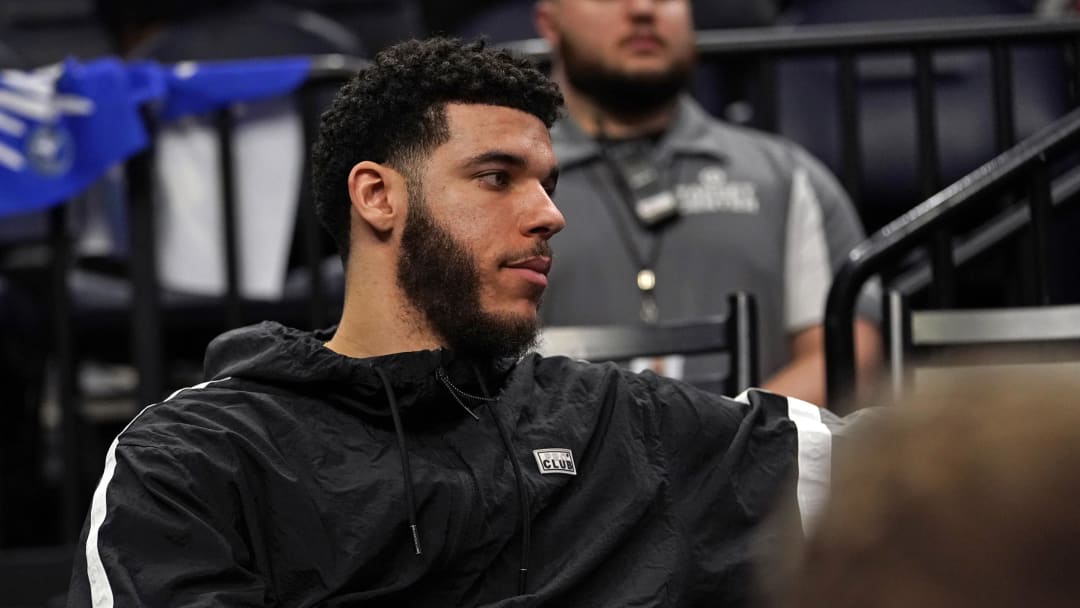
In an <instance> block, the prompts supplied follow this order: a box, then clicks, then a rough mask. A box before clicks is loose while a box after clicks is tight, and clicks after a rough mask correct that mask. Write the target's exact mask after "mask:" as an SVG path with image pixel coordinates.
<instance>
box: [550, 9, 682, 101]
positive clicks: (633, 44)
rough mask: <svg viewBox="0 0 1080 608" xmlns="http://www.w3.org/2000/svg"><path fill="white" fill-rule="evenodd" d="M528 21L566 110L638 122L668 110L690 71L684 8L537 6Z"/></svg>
mask: <svg viewBox="0 0 1080 608" xmlns="http://www.w3.org/2000/svg"><path fill="white" fill-rule="evenodd" d="M535 21H536V28H537V31H538V32H539V33H540V35H541V36H543V37H544V39H546V40H547V42H548V44H549V45H550V46H551V48H552V51H553V53H554V56H553V60H552V69H553V76H554V77H555V78H556V80H558V81H559V83H560V85H561V86H562V87H563V88H564V92H565V93H566V94H567V96H568V102H569V101H570V98H571V97H572V96H574V95H583V96H585V97H587V98H589V99H590V100H591V101H592V102H593V104H595V105H596V106H599V107H600V108H602V109H603V110H604V111H606V112H609V113H612V114H615V115H619V116H625V117H633V116H636V115H644V114H648V113H650V112H653V111H656V110H657V109H660V108H663V107H665V106H668V105H670V104H672V103H673V102H674V100H675V98H676V96H677V95H678V94H679V93H680V92H681V91H682V90H683V89H684V88H685V87H686V86H687V83H688V81H689V79H690V76H691V73H692V71H693V67H694V61H695V46H694V24H693V19H692V16H691V10H690V2H689V0H540V1H539V2H537V4H536V10H535ZM570 109H571V111H573V109H574V108H573V106H572V105H571V107H570Z"/></svg>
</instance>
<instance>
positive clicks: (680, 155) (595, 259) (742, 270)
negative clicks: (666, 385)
mask: <svg viewBox="0 0 1080 608" xmlns="http://www.w3.org/2000/svg"><path fill="white" fill-rule="evenodd" d="M551 136H552V140H553V143H554V147H555V154H556V156H557V158H558V162H559V167H560V177H559V185H558V188H557V191H556V194H555V202H556V204H557V205H558V207H559V209H560V210H561V211H562V213H563V215H564V216H565V217H566V224H567V225H566V229H565V230H564V231H563V232H562V233H560V234H559V235H557V236H556V237H555V238H554V239H553V240H552V245H553V248H554V251H555V264H554V267H553V269H552V272H551V283H550V286H549V288H548V290H547V293H546V295H545V300H544V305H543V308H542V315H543V319H544V323H545V325H549V326H550V325H582V324H590V325H591V324H610V323H637V322H640V318H641V317H640V310H641V291H640V290H639V289H638V287H637V274H638V271H639V270H640V268H639V266H641V263H642V261H643V260H644V261H647V262H648V264H647V265H649V266H650V267H651V268H652V269H653V270H654V271H655V276H656V287H655V291H654V294H655V299H656V305H657V308H658V314H659V319H660V320H661V321H665V320H677V319H686V318H694V317H701V316H705V315H716V314H726V307H727V304H726V299H727V296H728V294H730V293H732V292H733V291H736V290H745V291H748V292H750V293H753V294H754V296H755V298H756V301H757V307H758V318H759V330H758V331H759V350H760V353H761V373H762V377H763V378H765V377H768V375H769V374H771V373H772V372H774V371H776V370H777V369H778V368H779V367H781V366H782V365H783V364H784V363H785V362H787V360H788V359H789V353H788V343H787V337H788V336H789V335H790V334H791V333H793V332H796V331H799V330H800V329H804V328H807V327H810V326H813V325H816V324H819V323H821V321H822V318H823V315H824V308H825V297H826V294H827V292H828V288H829V284H830V282H831V280H832V276H833V274H834V272H835V271H836V270H837V269H838V268H839V266H840V264H841V263H842V262H843V260H844V259H845V257H846V255H847V253H848V251H849V250H850V249H851V248H852V247H853V246H854V245H855V244H857V243H858V242H859V241H861V240H862V239H863V231H862V228H861V226H860V224H859V221H858V218H857V216H856V214H855V212H854V209H853V208H852V205H851V202H850V201H849V199H848V198H847V195H846V194H845V193H844V191H843V189H842V188H841V187H840V185H839V184H838V183H837V181H836V179H835V178H834V177H833V176H832V175H831V174H830V173H829V172H828V170H827V169H826V168H825V167H824V166H823V165H822V164H821V163H820V162H819V161H817V160H816V159H815V158H813V157H811V156H810V154H809V153H807V152H806V151H805V150H803V149H802V148H801V147H799V146H798V145H796V144H794V143H792V142H790V141H788V140H785V139H783V138H781V137H778V136H775V135H771V134H767V133H761V132H757V131H753V130H749V129H745V128H741V127H737V126H734V125H729V124H726V123H723V122H720V121H718V120H716V119H714V118H712V117H711V116H709V115H708V114H707V113H706V112H705V111H704V110H703V109H702V108H701V107H700V106H699V105H698V104H697V103H696V102H694V101H693V100H691V99H690V98H689V97H684V98H683V99H681V100H680V103H679V106H678V111H677V116H676V119H675V121H674V123H673V125H672V127H671V128H670V129H669V130H668V131H667V132H666V133H665V134H664V135H662V136H661V137H660V139H659V141H658V142H657V144H656V145H655V146H653V148H652V150H651V154H652V162H653V163H654V166H655V167H656V168H657V169H658V170H659V171H660V173H661V175H662V176H663V180H664V181H665V183H667V184H668V185H669V187H670V189H671V191H672V192H673V193H674V194H675V197H676V200H677V202H678V208H679V212H680V215H679V217H678V218H677V219H675V220H674V221H672V222H670V223H667V224H664V225H663V226H662V227H661V228H659V229H649V228H646V227H644V226H642V225H641V224H640V223H639V222H638V221H637V219H636V218H635V215H634V212H633V210H632V206H631V203H629V202H628V201H627V200H625V199H626V197H625V196H622V195H620V194H619V192H620V188H619V187H618V184H617V182H616V178H615V172H614V170H613V169H612V167H611V165H610V163H607V162H605V161H604V159H603V157H602V154H601V148H600V146H599V145H598V144H597V142H596V141H594V140H593V139H592V138H590V137H588V136H587V135H585V134H584V133H583V132H582V131H581V130H580V129H579V128H578V127H577V125H576V124H575V123H574V122H572V121H571V120H570V119H568V118H566V119H562V120H560V121H559V122H558V123H556V125H555V126H554V127H553V128H552V131H551ZM616 222H618V223H620V224H621V226H622V228H621V232H622V234H620V228H619V225H617V224H616ZM629 247H633V248H635V250H636V252H631V251H630V250H629ZM860 313H861V314H867V315H870V316H871V317H875V316H876V314H877V305H876V304H875V303H874V301H873V300H872V299H870V298H863V301H862V302H861V303H860ZM687 375H688V376H689V375H690V370H689V368H688V369H687Z"/></svg>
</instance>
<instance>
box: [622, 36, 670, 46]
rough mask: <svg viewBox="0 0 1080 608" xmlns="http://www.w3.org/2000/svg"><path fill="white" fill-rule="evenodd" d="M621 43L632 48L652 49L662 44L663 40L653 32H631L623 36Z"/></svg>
mask: <svg viewBox="0 0 1080 608" xmlns="http://www.w3.org/2000/svg"><path fill="white" fill-rule="evenodd" d="M622 43H623V46H626V47H628V48H630V49H634V50H653V49H658V48H660V47H663V46H664V41H663V40H661V39H660V37H659V36H656V35H653V34H632V35H630V36H627V37H626V38H624V39H623V42H622Z"/></svg>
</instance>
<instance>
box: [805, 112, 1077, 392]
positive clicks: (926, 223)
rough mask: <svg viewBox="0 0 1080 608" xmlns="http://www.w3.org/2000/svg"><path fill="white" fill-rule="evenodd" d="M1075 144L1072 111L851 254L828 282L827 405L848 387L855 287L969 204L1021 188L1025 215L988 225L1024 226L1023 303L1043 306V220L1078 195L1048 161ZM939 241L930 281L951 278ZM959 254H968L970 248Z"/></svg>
mask: <svg viewBox="0 0 1080 608" xmlns="http://www.w3.org/2000/svg"><path fill="white" fill-rule="evenodd" d="M1077 145H1080V110H1073V111H1072V112H1070V113H1069V114H1068V115H1066V116H1064V117H1063V118H1061V119H1059V120H1057V121H1055V122H1054V123H1053V124H1051V125H1048V126H1047V127H1045V128H1044V129H1042V130H1041V131H1039V132H1038V133H1036V134H1035V135H1033V136H1031V137H1030V138H1028V139H1026V140H1025V141H1023V142H1021V143H1020V144H1019V145H1017V146H1015V147H1014V148H1012V149H1010V150H1008V151H1006V152H1004V153H1002V154H1000V155H998V156H997V157H995V158H994V159H992V160H990V161H989V162H987V163H986V164H984V165H983V166H982V167H979V168H978V169H976V170H975V171H973V172H972V173H970V174H969V175H967V176H965V177H964V178H962V179H961V180H959V181H957V182H956V183H954V184H952V185H951V186H949V187H948V188H946V189H945V190H943V191H941V192H940V193H938V194H936V195H934V196H933V197H931V198H929V199H927V200H926V201H925V202H923V203H922V204H920V205H918V206H917V207H915V208H914V209H912V210H911V211H909V212H908V213H905V214H904V215H903V216H901V217H899V218H897V219H896V220H894V221H893V222H891V223H890V224H888V225H887V226H885V227H883V228H882V229H881V230H879V231H878V232H876V233H875V234H873V235H871V236H870V237H869V238H868V239H867V240H866V241H864V242H862V243H860V244H859V245H858V246H856V247H855V248H854V249H853V250H852V251H851V253H850V254H849V255H848V259H847V262H846V263H845V264H844V266H843V267H842V268H841V269H840V271H839V272H838V273H837V275H836V277H835V278H834V279H833V284H832V287H831V288H830V290H829V296H828V302H827V304H826V310H825V355H826V387H827V392H828V396H829V403H830V407H832V404H834V403H836V404H837V407H838V409H844V408H845V407H846V406H847V405H848V403H847V399H848V398H849V397H850V395H851V394H852V389H853V388H854V386H855V345H854V336H853V330H852V320H853V319H854V310H855V301H856V299H857V297H858V294H859V292H860V290H861V289H862V286H863V285H864V284H865V283H866V282H867V281H868V280H869V279H870V278H871V277H872V276H874V275H875V274H876V273H878V272H880V271H881V270H883V269H885V268H887V267H888V266H889V265H890V264H892V263H894V262H895V261H897V260H898V259H899V258H900V257H901V256H903V255H904V254H907V253H908V252H910V251H912V250H914V249H915V248H917V247H919V246H925V245H927V244H928V243H929V244H930V245H931V246H933V247H937V246H938V242H939V238H938V236H939V235H941V234H946V235H949V234H950V233H949V228H950V225H951V223H952V222H954V221H955V220H956V218H957V217H958V216H960V215H961V214H962V213H963V212H964V211H966V210H969V209H971V208H973V207H974V206H976V205H980V204H983V203H985V202H986V201H988V200H991V199H993V200H996V199H998V198H999V197H1000V196H1001V194H1002V193H1003V192H1008V191H1009V190H1012V189H1018V188H1019V189H1023V190H1024V191H1025V196H1024V197H1015V198H1012V199H1011V200H1012V201H1013V204H1014V205H1015V206H1019V205H1024V206H1025V212H1020V211H1012V212H1009V213H1008V214H1006V215H1004V216H1003V219H999V220H997V221H995V222H992V223H991V228H993V229H994V230H995V231H996V232H997V233H998V234H1000V235H1004V234H1006V233H1007V232H1010V231H1015V230H1017V229H1019V228H1020V226H1021V225H1022V224H1023V223H1027V224H1029V226H1028V229H1029V230H1030V235H1031V238H1030V239H1029V240H1028V247H1029V253H1030V257H1029V260H1030V268H1029V271H1030V273H1031V274H1030V276H1031V277H1032V279H1031V284H1032V286H1033V287H1032V293H1031V294H1030V300H1031V303H1032V304H1035V305H1046V304H1049V303H1050V297H1049V285H1048V278H1047V270H1048V267H1049V266H1050V265H1051V260H1050V258H1049V254H1048V241H1049V238H1048V228H1049V224H1050V216H1051V213H1052V211H1053V209H1054V207H1055V206H1056V205H1060V204H1062V203H1063V202H1065V201H1067V200H1070V199H1074V198H1075V195H1076V193H1077V192H1078V190H1080V189H1078V188H1077V184H1076V175H1075V172H1074V171H1072V170H1065V171H1062V172H1061V175H1060V176H1054V175H1052V172H1053V168H1054V163H1055V162H1059V161H1061V160H1069V159H1070V158H1069V155H1070V154H1074V153H1075V152H1076V151H1077ZM1072 160H1075V159H1072ZM1021 213H1023V214H1024V215H1026V216H1027V218H1028V220H1026V222H1025V220H1023V219H1022V218H1023V216H1022V215H1019V214H1021ZM997 238H999V239H1000V238H1004V237H1003V236H998V237H997ZM969 242H979V241H977V240H976V241H969ZM945 244H946V247H947V250H946V255H947V257H948V259H947V260H946V261H945V263H944V264H941V263H940V260H939V259H938V257H937V256H934V258H933V260H932V262H933V263H932V264H931V268H930V272H931V274H932V277H933V280H935V281H936V280H939V276H940V274H941V273H948V274H950V275H951V273H952V270H953V269H954V268H955V263H956V259H955V254H954V245H953V242H952V239H951V238H950V239H948V240H946V241H945ZM989 244H992V243H989ZM979 246H980V247H981V248H983V249H985V248H986V247H987V246H988V243H987V242H986V239H983V240H982V242H979ZM967 253H968V254H969V255H970V254H971V252H970V251H968V252H967Z"/></svg>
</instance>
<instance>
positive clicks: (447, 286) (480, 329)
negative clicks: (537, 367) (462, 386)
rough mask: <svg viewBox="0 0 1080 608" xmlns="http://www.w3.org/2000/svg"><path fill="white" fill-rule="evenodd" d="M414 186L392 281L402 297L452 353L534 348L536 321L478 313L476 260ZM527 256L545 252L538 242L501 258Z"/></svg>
mask: <svg viewBox="0 0 1080 608" xmlns="http://www.w3.org/2000/svg"><path fill="white" fill-rule="evenodd" d="M418 186H419V184H410V186H409V191H410V195H409V212H408V216H406V218H405V230H404V232H402V235H401V257H400V258H399V259H398V265H397V281H398V285H399V286H400V287H401V289H402V291H403V292H404V293H405V297H406V298H407V299H408V300H409V302H410V303H411V304H412V305H413V307H414V308H415V309H416V310H417V311H419V312H420V314H422V315H424V317H425V318H426V319H427V321H428V324H429V325H430V326H431V328H432V330H434V331H435V333H437V334H438V336H439V337H441V338H442V339H443V342H444V343H445V344H446V346H447V347H449V348H450V349H451V350H453V351H456V352H460V353H463V354H465V355H468V356H472V357H480V358H494V357H520V356H521V355H523V354H525V352H526V351H528V350H529V348H530V347H532V346H533V345H534V344H535V343H536V337H537V334H538V332H539V329H540V326H539V321H538V318H537V317H536V316H534V317H532V318H527V317H519V316H515V315H509V314H499V313H492V312H487V311H485V310H484V309H483V308H482V305H481V303H480V270H479V268H478V267H477V264H476V260H475V259H474V258H473V256H472V255H471V254H470V253H469V251H468V250H467V249H466V248H465V246H463V245H462V244H461V243H460V242H458V241H457V240H455V239H454V237H453V236H452V235H451V234H450V233H449V232H448V231H447V230H446V229H445V228H444V227H443V226H441V225H439V223H438V222H436V221H435V218H434V217H432V216H431V212H430V211H429V209H428V207H427V204H426V202H425V200H424V195H423V193H422V188H420V187H418ZM413 193H415V194H413ZM531 255H551V252H550V248H549V247H548V245H547V243H546V242H543V241H542V242H541V243H540V244H539V245H537V247H535V248H534V249H533V250H531V251H528V252H517V253H514V254H511V255H510V256H507V258H506V261H513V260H515V259H521V258H524V257H529V256H531ZM537 304H539V301H538V302H537Z"/></svg>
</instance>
